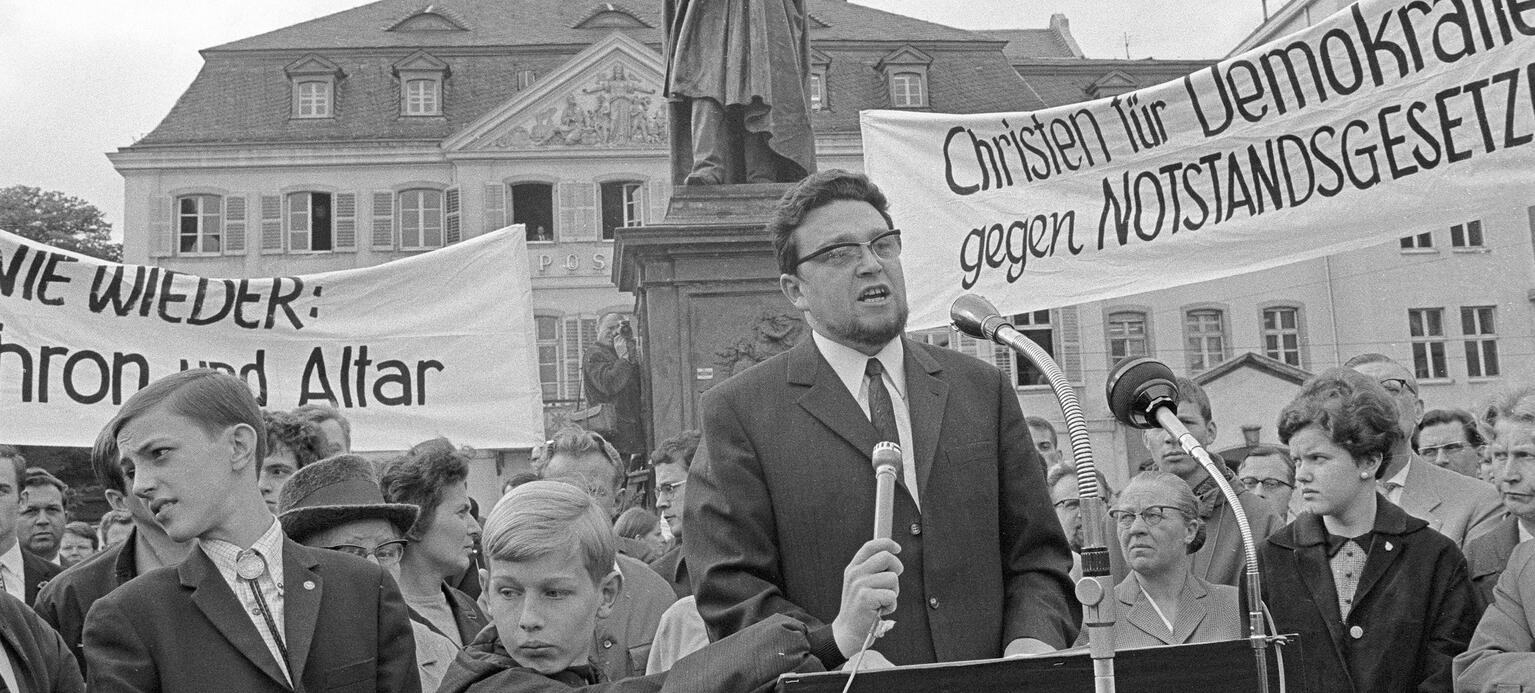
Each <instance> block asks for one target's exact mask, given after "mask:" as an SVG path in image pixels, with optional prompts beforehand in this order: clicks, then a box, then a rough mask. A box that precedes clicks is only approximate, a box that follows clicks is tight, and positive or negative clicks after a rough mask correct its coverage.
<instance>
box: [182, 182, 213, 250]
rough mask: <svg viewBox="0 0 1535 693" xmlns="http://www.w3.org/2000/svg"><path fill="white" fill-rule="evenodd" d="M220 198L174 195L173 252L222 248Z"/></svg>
mask: <svg viewBox="0 0 1535 693" xmlns="http://www.w3.org/2000/svg"><path fill="white" fill-rule="evenodd" d="M223 214H224V213H223V198H221V197H219V196H218V195H182V196H181V197H178V198H176V252H177V254H178V255H207V254H213V253H219V252H222V251H223V249H224V246H223V232H222V229H223Z"/></svg>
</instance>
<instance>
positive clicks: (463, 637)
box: [405, 583, 490, 644]
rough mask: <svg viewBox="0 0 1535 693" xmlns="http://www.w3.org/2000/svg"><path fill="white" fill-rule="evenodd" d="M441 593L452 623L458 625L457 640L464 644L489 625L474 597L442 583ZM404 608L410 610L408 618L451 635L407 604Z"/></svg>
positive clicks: (438, 631) (435, 631)
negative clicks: (450, 614)
mask: <svg viewBox="0 0 1535 693" xmlns="http://www.w3.org/2000/svg"><path fill="white" fill-rule="evenodd" d="M442 594H443V597H444V598H446V599H447V600H448V611H450V612H452V614H453V624H454V625H456V626H458V641H459V642H462V643H465V644H467V643H471V642H474V636H476V635H479V634H480V631H481V630H483V629H484V628H485V626H487V625H490V619H489V618H486V616H485V612H483V611H481V610H480V605H479V604H478V603H476V602H475V601H474V597H471V596H469V595H467V594H464V593H463V592H461V591H459V590H458V588H456V587H452V586H449V585H448V584H447V583H443V585H442ZM405 609H406V610H407V611H408V612H410V620H412V621H415V622H416V623H419V624H421V625H423V626H426V627H427V629H428V630H430V631H432V632H433V633H437V634H438V635H441V636H443V637H445V638H452V637H453V635H452V634H451V633H444V632H442V631H441V630H440V629H438V628H437V624H435V623H432V622H431V621H429V620H427V618H426V617H425V616H422V615H421V614H418V613H416V610H415V609H412V608H410V607H408V606H407V607H405Z"/></svg>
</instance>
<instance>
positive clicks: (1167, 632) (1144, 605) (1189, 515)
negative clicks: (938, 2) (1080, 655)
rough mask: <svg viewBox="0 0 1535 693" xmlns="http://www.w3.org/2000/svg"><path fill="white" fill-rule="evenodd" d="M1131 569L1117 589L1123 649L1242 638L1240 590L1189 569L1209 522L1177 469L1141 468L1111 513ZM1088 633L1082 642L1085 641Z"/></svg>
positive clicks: (1117, 627)
mask: <svg viewBox="0 0 1535 693" xmlns="http://www.w3.org/2000/svg"><path fill="white" fill-rule="evenodd" d="M1109 516H1110V517H1111V518H1113V520H1114V524H1115V526H1116V527H1117V529H1118V537H1119V545H1120V548H1121V549H1122V550H1123V551H1124V555H1125V562H1126V563H1127V564H1128V565H1129V568H1130V574H1129V575H1128V576H1126V577H1125V579H1124V580H1121V581H1120V582H1119V585H1117V586H1116V587H1115V588H1114V596H1115V598H1117V599H1118V600H1119V618H1118V620H1117V621H1116V622H1115V624H1114V645H1115V647H1117V648H1121V649H1123V648H1130V647H1154V646H1158V645H1181V644H1185V643H1194V642H1212V641H1216V640H1232V639H1236V638H1240V637H1242V627H1241V613H1242V612H1241V608H1240V607H1239V606H1238V605H1237V590H1236V588H1235V587H1230V586H1227V585H1215V584H1211V583H1209V582H1207V581H1205V580H1204V579H1202V578H1200V577H1199V576H1197V575H1194V574H1193V572H1192V571H1191V570H1190V567H1191V566H1192V564H1193V563H1192V561H1191V560H1190V558H1189V556H1190V554H1192V553H1194V552H1195V551H1197V550H1199V547H1200V546H1201V545H1202V544H1204V538H1205V526H1204V525H1205V523H1204V520H1202V519H1200V516H1199V504H1198V502H1197V501H1196V500H1195V499H1194V492H1193V491H1191V490H1189V485H1188V484H1186V483H1184V482H1183V480H1182V479H1180V478H1178V477H1177V476H1175V475H1173V474H1169V473H1167V472H1159V471H1149V472H1141V473H1140V474H1138V475H1136V476H1135V478H1133V479H1131V480H1130V483H1129V484H1128V485H1127V486H1125V488H1124V490H1123V491H1120V493H1119V500H1118V501H1117V502H1116V503H1115V504H1114V508H1113V509H1112V510H1110V511H1109ZM1086 638H1087V631H1085V630H1084V631H1083V632H1082V636H1081V637H1080V638H1079V640H1078V642H1086Z"/></svg>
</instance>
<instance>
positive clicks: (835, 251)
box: [789, 229, 901, 272]
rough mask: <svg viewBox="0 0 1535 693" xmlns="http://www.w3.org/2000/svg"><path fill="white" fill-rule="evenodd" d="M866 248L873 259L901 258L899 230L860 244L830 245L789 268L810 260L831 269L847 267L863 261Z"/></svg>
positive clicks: (792, 269) (790, 269) (793, 268)
mask: <svg viewBox="0 0 1535 693" xmlns="http://www.w3.org/2000/svg"><path fill="white" fill-rule="evenodd" d="M864 248H868V249H869V252H871V253H874V257H877V258H879V259H881V260H894V259H896V258H898V257H900V256H901V230H900V229H890V230H889V231H886V232H884V233H882V234H880V235H878V236H875V237H873V238H871V239H869V240H867V241H864V242H862V243H854V242H851V241H849V242H846V243H832V244H831V245H827V246H824V247H822V248H820V249H819V250H816V251H814V252H812V253H810V254H809V255H806V256H805V257H802V258H800V259H798V260H795V261H794V264H793V265H791V266H790V267H789V271H790V272H793V271H794V270H796V269H798V268H799V266H800V265H803V264H805V263H807V262H810V261H811V260H818V261H820V262H822V263H825V264H827V265H831V266H832V267H847V266H849V265H852V264H854V263H856V262H858V261H859V260H862V259H863V249H864Z"/></svg>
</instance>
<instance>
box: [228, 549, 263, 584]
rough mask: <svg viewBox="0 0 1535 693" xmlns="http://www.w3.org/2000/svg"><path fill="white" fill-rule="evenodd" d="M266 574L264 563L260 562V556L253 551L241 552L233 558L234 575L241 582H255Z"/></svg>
mask: <svg viewBox="0 0 1535 693" xmlns="http://www.w3.org/2000/svg"><path fill="white" fill-rule="evenodd" d="M265 572H266V561H263V560H261V554H258V553H256V552H255V551H250V550H245V551H241V552H240V555H239V556H238V557H237V558H235V574H236V575H238V576H240V579H241V580H255V579H256V578H259V577H261V574H262V573H265Z"/></svg>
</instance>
